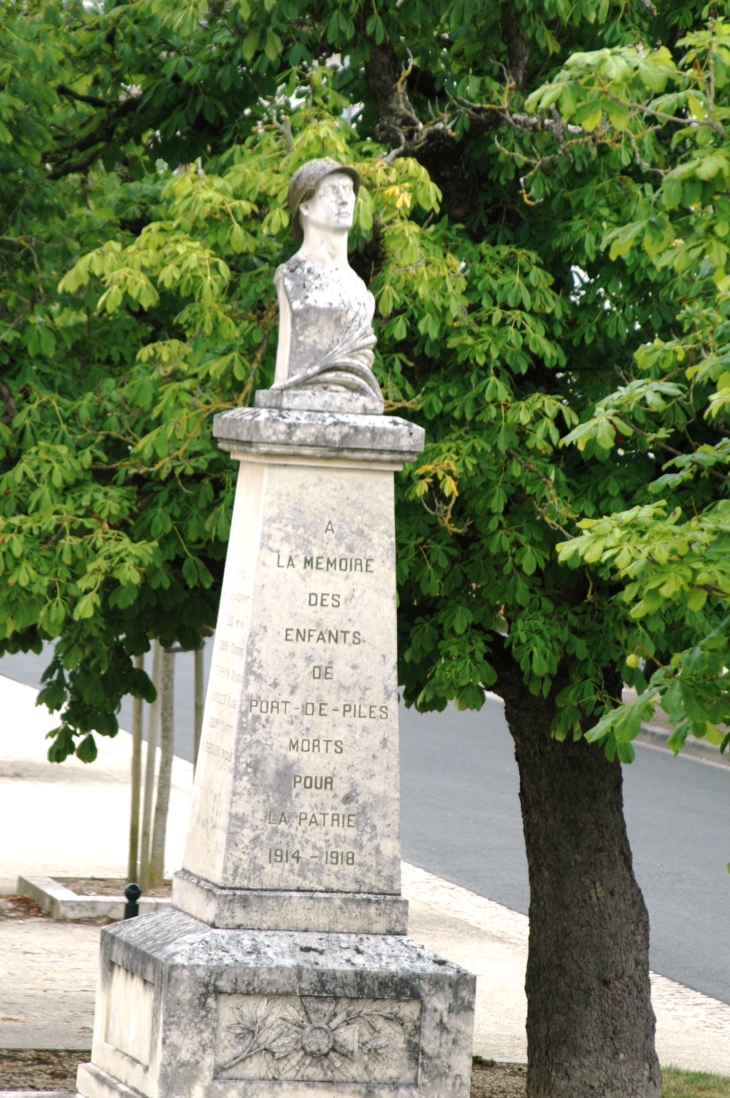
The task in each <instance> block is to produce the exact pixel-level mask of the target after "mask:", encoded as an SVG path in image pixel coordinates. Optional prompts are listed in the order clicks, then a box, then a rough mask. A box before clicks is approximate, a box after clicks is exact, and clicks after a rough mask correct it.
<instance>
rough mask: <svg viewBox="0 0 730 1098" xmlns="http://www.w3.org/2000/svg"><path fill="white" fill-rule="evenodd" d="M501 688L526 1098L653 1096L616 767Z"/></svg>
mask: <svg viewBox="0 0 730 1098" xmlns="http://www.w3.org/2000/svg"><path fill="white" fill-rule="evenodd" d="M517 679H520V680H521V676H519V675H517V676H515V681H514V682H513V683H512V684H511V685H510V684H509V683H505V682H504V679H503V678H502V676H500V685H499V688H498V689H499V690H500V693H501V694H502V695H503V697H504V700H505V713H506V717H507V723H508V725H509V729H510V732H511V733H512V737H513V739H514V743H515V754H516V757H517V764H518V767H519V772H520V801H521V804H522V819H523V826H524V832H525V845H526V847H527V864H528V870H529V877H530V940H529V955H528V962H527V979H526V991H527V1045H528V1069H527V1094H528V1098H592V1096H596V1098H598V1096H599V1095H600V1098H659V1096H660V1095H661V1092H662V1083H661V1072H660V1070H659V1062H658V1060H657V1055H656V1051H655V1048H654V1024H655V1019H654V1012H653V1010H652V1006H651V998H650V985H649V919H648V914H647V910H646V906H645V904H644V899H643V896H642V895H641V891H640V889H639V886H638V885H637V883H636V879H635V878H634V873H633V868H632V859H631V849H630V847H629V841H628V836H627V834H626V825H625V823H624V817H623V796H622V775H621V766H620V764H619V762H618V761H617V760H616V761H614V762H613V763H610V762H608V760H607V759H606V757H605V755H604V753H603V751H602V750H601V749H600V748H598V747H596V746H594V745H590V744H587V743H586V742H585V740H580V741H579V742H578V743H573V742H566V743H558V742H557V741H556V740H554V739H551V737H550V723H551V720H552V717H553V714H554V708H553V703H552V702H551V700H550V699H548V700H545V699H542V698H534V697H533V696H532V695H531V694H530V693H529V692H528V691H527V690H526V688H525V686H524V683H522V682H521V681H517Z"/></svg>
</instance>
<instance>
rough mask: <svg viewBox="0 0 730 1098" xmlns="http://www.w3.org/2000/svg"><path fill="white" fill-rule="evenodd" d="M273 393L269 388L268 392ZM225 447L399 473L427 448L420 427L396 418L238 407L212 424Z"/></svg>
mask: <svg viewBox="0 0 730 1098" xmlns="http://www.w3.org/2000/svg"><path fill="white" fill-rule="evenodd" d="M269 392H271V390H269ZM213 432H214V434H215V436H216V438H217V439H218V443H219V445H220V446H221V447H223V449H225V450H231V451H233V453H234V456H235V455H236V454H242V453H246V454H267V455H275V454H276V455H281V456H286V457H287V458H296V457H301V458H306V457H317V458H322V459H324V460H323V462H322V464H323V465H324V464H325V462H326V463H327V464H330V465H331V464H333V463H335V462H338V463H339V462H348V461H349V462H358V461H359V462H368V467H372V466H373V465H375V464H378V465H388V466H390V467H391V468H392V469H399V468H400V467H401V466H402V465H403V464H404V463H405V462H407V461H415V459H416V458H417V457H418V455H419V454H420V452H421V450H422V449H423V447H424V444H425V432H424V430H423V428H422V427H417V426H416V425H415V424H413V423H408V422H407V421H406V420H404V419H399V418H398V417H397V416H365V415H340V414H337V413H335V412H326V411H322V412H313V411H306V410H304V411H283V412H282V411H277V410H276V409H273V408H234V409H233V410H232V411H230V412H223V413H222V414H219V415H217V416H216V417H215V419H214V420H213Z"/></svg>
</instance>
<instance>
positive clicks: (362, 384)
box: [78, 160, 475, 1098]
mask: <svg viewBox="0 0 730 1098" xmlns="http://www.w3.org/2000/svg"><path fill="white" fill-rule="evenodd" d="M358 186H359V178H358V175H357V172H356V171H355V170H354V169H352V168H348V167H343V166H342V165H339V164H337V163H336V162H334V161H331V160H315V161H310V162H309V163H308V164H305V165H304V166H303V167H302V168H300V169H299V171H298V172H297V173H296V174H295V176H294V177H293V179H292V183H291V187H290V192H289V201H290V207H291V210H292V218H293V229H294V234H295V237H298V239H299V240H300V241H301V242H302V246H301V248H300V250H299V252H297V254H296V255H295V256H294V257H293V258H292V259H291V260H289V262H288V263H286V264H284V265H283V266H282V267H280V268H279V270H278V272H277V277H276V285H277V289H278V292H279V303H280V315H281V322H280V337H279V353H278V357H277V367H276V377H275V382H274V385H273V387H272V388H271V389H270V390H266V391H264V392H259V393H258V394H257V400H256V407H255V408H249V409H236V410H235V411H232V412H227V413H225V414H223V415H220V416H217V417H216V419H215V424H214V433H215V435H216V437H217V439H218V441H219V444H220V445H221V446H222V447H223V448H224V449H226V450H228V451H230V454H231V456H232V458H234V459H235V460H237V461H238V462H239V463H240V465H239V474H238V484H237V490H236V499H235V505H234V512H233V519H232V525H231V535H230V541H229V545H228V553H227V558H226V568H225V576H224V581H223V591H222V596H221V604H220V611H219V617H218V625H217V629H216V637H215V644H214V650H213V663H212V668H211V677H210V684H209V687H208V694H207V699H206V708H205V717H204V727H203V736H202V741H201V748H200V757H199V762H198V768H197V772H196V779H195V789H194V794H193V806H192V814H191V819H190V825H189V832H188V838H187V845H186V850H185V858H184V865H183V869H182V870H181V871H180V872H178V873H177V874H176V875H175V879H174V885H173V908H172V910H171V911H167V912H163V913H159V914H151V915H146V916H142V917H140V918H137V919H134V920H130V921H128V922H126V923H122V924H118V925H116V926H114V927H110V928H108V929H106V930H105V931H104V932H103V933H102V947H101V965H100V980H99V989H98V994H97V1008H96V1017H95V1026H94V1042H93V1051H92V1062H91V1063H90V1064H86V1065H82V1066H81V1067H80V1068H79V1076H78V1089H79V1091H80V1093H81V1094H82V1095H84V1096H85V1098H111V1096H112V1095H116V1096H119V1095H124V1096H125V1098H137V1096H139V1095H144V1096H145V1098H226V1096H230V1098H248V1096H251V1098H254V1096H255V1098H274V1096H277V1098H325V1096H330V1098H334V1096H336V1098H355V1096H362V1098H365V1096H366V1095H367V1096H369V1098H370V1096H372V1098H386V1095H387V1096H388V1098H417V1096H420V1098H467V1095H468V1094H469V1080H470V1074H471V1041H472V1030H473V1013H474V992H475V980H474V977H473V976H471V975H470V974H469V973H467V972H464V971H463V970H462V969H459V968H458V967H457V966H456V965H453V964H451V963H450V962H447V961H444V960H442V959H441V958H440V957H436V956H434V955H433V954H432V953H430V952H429V951H428V950H426V949H425V948H423V947H422V946H420V945H418V944H417V943H415V942H413V941H411V940H410V939H408V938H407V937H406V936H405V935H406V929H407V904H406V902H405V901H404V900H403V899H402V897H401V895H400V838H399V771H398V695H397V679H396V609H395V541H394V506H393V474H394V472H395V471H397V470H398V469H400V468H401V467H402V466H403V464H404V463H405V462H407V461H412V460H414V459H415V458H416V457H417V455H418V453H419V452H420V451H421V450H422V448H423V431H422V430H421V428H418V427H414V426H413V425H411V424H409V423H406V422H404V421H403V420H401V419H397V418H395V417H384V416H383V415H382V410H383V401H382V397H381V394H380V391H379V389H378V386H377V383H376V381H375V378H374V375H373V374H372V370H371V366H372V361H373V355H372V347H373V346H374V343H375V336H374V333H373V329H372V317H373V310H374V302H373V299H372V296H371V294H370V293H369V291H368V290H367V289H366V287H365V285H364V284H363V283H362V281H361V280H360V279H359V278H358V277H357V275H356V274H355V273H354V272H353V271H352V269H351V268H350V267H349V265H348V263H347V251H346V246H347V230H348V229H349V227H350V226H351V224H352V215H353V208H354V204H355V200H356V197H357V189H358Z"/></svg>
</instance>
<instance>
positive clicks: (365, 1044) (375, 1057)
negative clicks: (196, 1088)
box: [216, 995, 421, 1085]
mask: <svg viewBox="0 0 730 1098" xmlns="http://www.w3.org/2000/svg"><path fill="white" fill-rule="evenodd" d="M420 1036H421V1002H420V1000H418V999H339V998H320V997H315V996H302V997H301V998H300V997H299V996H297V995H270V996H265V995H221V996H220V998H219V1000H218V1047H217V1050H216V1078H217V1079H282V1080H284V1079H298V1080H302V1081H308V1082H332V1083H335V1082H340V1083H345V1082H347V1083H366V1082H373V1083H401V1084H406V1085H407V1084H415V1083H416V1082H417V1079H418V1058H419V1050H420Z"/></svg>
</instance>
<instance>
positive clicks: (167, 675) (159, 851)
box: [148, 652, 175, 888]
mask: <svg viewBox="0 0 730 1098" xmlns="http://www.w3.org/2000/svg"><path fill="white" fill-rule="evenodd" d="M174 706H175V657H174V655H173V654H172V652H163V654H162V674H161V678H160V731H161V735H160V773H159V777H158V779H157V800H156V802H155V830H154V833H153V836H152V852H151V854H150V872H149V880H148V887H149V888H159V887H160V885H161V884H162V881H163V879H164V875H165V840H166V838H167V814H168V811H169V809H170V785H171V782H172V758H173V751H174V747H175V715H174V714H175V708H174Z"/></svg>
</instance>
